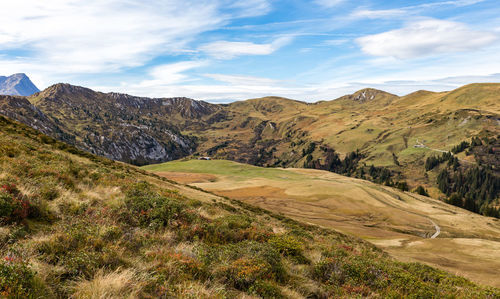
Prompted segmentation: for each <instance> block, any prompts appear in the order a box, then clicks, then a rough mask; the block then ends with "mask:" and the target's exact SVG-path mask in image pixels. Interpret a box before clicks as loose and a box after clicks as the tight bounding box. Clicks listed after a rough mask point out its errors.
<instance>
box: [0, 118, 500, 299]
mask: <svg viewBox="0 0 500 299" xmlns="http://www.w3.org/2000/svg"><path fill="white" fill-rule="evenodd" d="M236 167H237V168H238V167H241V166H236ZM230 171H233V170H230ZM252 171H254V170H253V169H251V170H250V171H248V173H249V175H252ZM258 171H261V170H258ZM264 171H270V172H271V173H270V175H269V176H270V177H273V176H274V175H275V173H274V171H279V170H264ZM285 173H287V175H289V176H301V175H302V174H301V173H300V171H299V172H296V173H295V172H294V171H286V172H285ZM427 226H428V225H426V226H425V228H424V227H422V229H427V228H428V227H427ZM0 239H1V240H2V241H1V242H0V244H1V246H0V255H1V256H2V259H1V261H0V294H1V296H2V297H7V298H68V297H71V298H124V297H126V298H152V297H154V298H157V297H180V298H200V297H205V298H208V297H230V298H243V297H245V296H249V295H250V296H259V297H267V298H269V297H274V298H306V297H307V298H312V297H314V298H327V297H356V296H363V297H419V298H424V297H427V298H431V297H461V298H498V297H500V291H499V290H498V289H494V288H490V287H482V286H479V285H477V284H475V283H472V282H470V281H469V280H467V279H464V278H461V277H458V276H455V275H452V274H449V273H447V272H444V271H441V270H436V269H434V268H431V267H429V266H425V265H422V264H418V263H401V262H397V261H395V260H393V259H392V258H390V257H389V256H388V255H387V254H386V253H384V252H383V251H381V250H380V249H377V248H376V247H374V246H373V245H371V244H369V243H367V242H364V241H362V240H360V239H357V238H354V237H349V236H346V235H343V234H341V233H338V232H335V231H333V230H330V229H326V228H320V227H317V226H313V225H308V224H304V223H302V222H298V221H295V220H292V219H290V218H287V217H285V216H283V215H279V214H276V213H273V212H270V211H267V210H264V209H260V208H257V207H254V206H251V205H248V204H245V203H243V202H241V201H238V200H234V199H229V198H226V197H220V196H217V195H214V194H211V193H207V192H205V191H203V190H201V189H198V188H193V187H188V186H185V185H182V184H177V183H175V182H173V181H169V180H167V179H164V178H161V177H159V176H155V175H152V174H150V173H147V172H145V171H143V170H140V169H138V168H136V167H134V166H130V165H127V164H123V163H120V162H115V161H111V160H108V159H106V158H102V157H99V156H95V155H92V154H89V153H87V152H85V151H82V150H79V149H77V148H75V147H73V146H70V145H67V144H65V143H62V142H60V141H57V140H55V139H52V138H51V137H48V136H46V135H44V134H42V133H40V132H39V131H36V130H34V129H32V128H30V127H27V126H25V125H22V124H19V123H17V122H14V121H11V120H9V119H7V118H4V117H0Z"/></svg>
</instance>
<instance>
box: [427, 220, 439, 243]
mask: <svg viewBox="0 0 500 299" xmlns="http://www.w3.org/2000/svg"><path fill="white" fill-rule="evenodd" d="M429 221H430V222H432V225H434V227H435V228H436V232H435V233H434V235H432V236H431V239H435V238H436V237H437V236H439V234H440V233H441V228H440V227H439V225H437V224H436V222H434V221H432V220H430V219H429Z"/></svg>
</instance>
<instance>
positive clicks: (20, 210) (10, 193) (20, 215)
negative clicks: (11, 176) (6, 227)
mask: <svg viewBox="0 0 500 299" xmlns="http://www.w3.org/2000/svg"><path fill="white" fill-rule="evenodd" d="M29 210H30V204H29V202H28V200H27V199H26V198H25V197H24V196H22V195H21V193H20V192H19V190H18V189H17V188H16V186H15V185H8V184H7V185H3V186H1V187H0V222H4V223H11V222H19V221H21V220H23V219H25V218H27V217H28V215H29Z"/></svg>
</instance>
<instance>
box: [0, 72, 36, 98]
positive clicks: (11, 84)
mask: <svg viewBox="0 0 500 299" xmlns="http://www.w3.org/2000/svg"><path fill="white" fill-rule="evenodd" d="M39 91H40V90H39V89H38V88H37V87H36V86H35V84H33V82H31V80H30V78H28V76H26V75H25V74H14V75H11V76H9V77H5V76H0V95H17V96H30V95H32V94H34V93H37V92H39Z"/></svg>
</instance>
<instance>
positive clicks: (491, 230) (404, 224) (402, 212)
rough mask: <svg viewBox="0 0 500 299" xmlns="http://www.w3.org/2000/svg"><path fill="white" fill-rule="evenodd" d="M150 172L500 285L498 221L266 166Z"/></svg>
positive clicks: (389, 191) (333, 177) (166, 167)
mask: <svg viewBox="0 0 500 299" xmlns="http://www.w3.org/2000/svg"><path fill="white" fill-rule="evenodd" d="M144 168H145V169H147V170H150V171H153V172H155V173H157V174H159V175H162V176H165V177H167V178H170V179H172V180H175V181H178V182H181V183H187V184H191V185H194V186H196V187H200V188H203V189H204V190H209V191H212V192H214V193H215V194H218V195H221V196H228V197H230V198H233V199H238V200H242V201H243V202H245V203H249V204H252V205H255V206H259V207H261V208H265V209H268V210H271V211H273V212H275V213H283V214H284V215H286V216H289V217H292V218H293V219H296V220H299V221H302V222H306V223H312V224H316V225H320V226H322V227H327V228H332V229H335V230H337V231H340V232H343V233H347V234H349V235H354V236H357V237H360V238H363V239H365V240H367V241H370V242H371V243H373V244H375V245H377V246H379V247H381V248H383V249H384V250H385V251H387V252H389V253H390V254H391V255H393V256H395V257H397V258H398V259H399V260H403V261H417V262H422V263H426V264H429V265H432V266H436V267H439V268H441V269H445V270H447V271H449V272H451V273H458V274H460V275H463V276H465V277H468V278H469V279H472V280H474V281H476V282H479V283H482V284H487V285H492V286H496V287H500V259H499V258H500V221H499V220H498V219H495V218H489V217H484V216H480V215H477V214H474V213H471V212H468V211H466V210H463V209H459V208H457V207H454V206H451V205H448V204H445V203H443V202H442V201H439V200H434V199H431V198H428V197H424V196H420V195H417V194H414V193H408V192H400V191H399V190H396V189H394V188H390V187H385V186H381V185H377V184H374V183H371V182H368V181H364V180H359V179H354V178H350V177H345V176H341V175H337V174H334V173H331V172H327V171H320V170H312V169H279V168H260V167H256V166H251V165H246V164H239V163H235V162H230V161H224V160H212V161H199V160H191V161H174V162H168V163H164V164H159V165H150V166H146V167H144ZM437 230H439V232H437ZM433 235H434V236H437V238H431V237H432V236H433Z"/></svg>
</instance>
